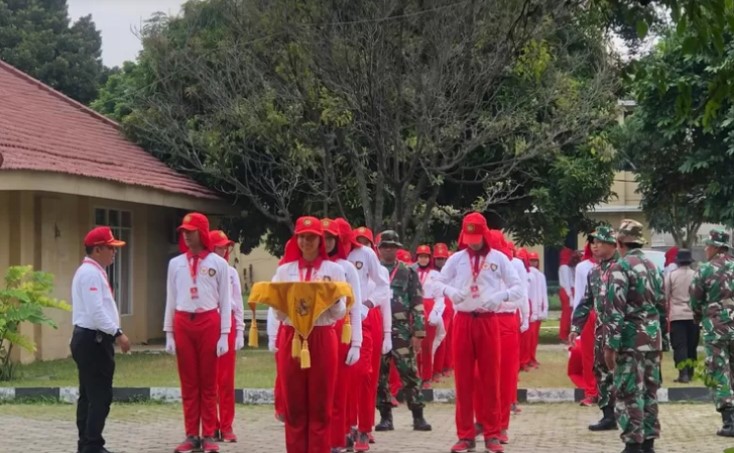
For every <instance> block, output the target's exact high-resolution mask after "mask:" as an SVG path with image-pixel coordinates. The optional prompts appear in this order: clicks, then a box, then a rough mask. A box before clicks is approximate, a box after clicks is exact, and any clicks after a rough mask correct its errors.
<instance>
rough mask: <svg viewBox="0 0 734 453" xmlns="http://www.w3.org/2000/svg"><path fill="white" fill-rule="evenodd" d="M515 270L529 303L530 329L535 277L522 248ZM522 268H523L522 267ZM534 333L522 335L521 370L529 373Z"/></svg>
mask: <svg viewBox="0 0 734 453" xmlns="http://www.w3.org/2000/svg"><path fill="white" fill-rule="evenodd" d="M513 264H515V270H516V271H517V274H518V276H520V279H521V280H522V281H523V283H524V286H525V288H524V289H525V291H526V295H527V302H528V313H529V315H528V318H527V321H528V327H529V326H530V324H531V320H532V319H533V318H534V317H535V299H537V297H536V294H535V275H533V273H532V272H530V261H529V258H528V251H527V249H525V248H520V249H518V250H517V252H516V256H515V259H514V260H513ZM521 266H522V267H521ZM532 335H533V334H532V332H531V331H530V329H529V328H527V329H525V330H523V331H522V333H521V334H520V370H521V371H529V370H530V368H531V367H530V365H531V363H530V362H531V355H532V353H531V349H532V343H533V342H532Z"/></svg>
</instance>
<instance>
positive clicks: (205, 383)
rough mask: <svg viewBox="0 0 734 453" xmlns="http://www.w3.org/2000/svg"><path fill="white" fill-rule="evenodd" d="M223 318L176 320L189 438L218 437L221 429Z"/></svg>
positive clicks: (209, 314)
mask: <svg viewBox="0 0 734 453" xmlns="http://www.w3.org/2000/svg"><path fill="white" fill-rule="evenodd" d="M220 323H221V321H220V317H219V313H218V312H217V311H216V310H210V311H206V312H203V313H188V312H182V311H177V312H176V316H175V317H174V318H173V335H174V339H175V341H176V363H177V365H178V377H179V379H180V380H181V399H182V400H183V411H184V425H185V428H186V436H204V437H212V436H214V431H215V430H216V429H217V342H218V341H219V335H220V330H219V326H220Z"/></svg>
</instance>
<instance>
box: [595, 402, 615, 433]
mask: <svg viewBox="0 0 734 453" xmlns="http://www.w3.org/2000/svg"><path fill="white" fill-rule="evenodd" d="M602 412H603V414H604V416H603V417H602V419H601V420H599V422H598V423H596V424H594V425H589V431H613V430H616V429H617V420H616V419H615V418H614V407H612V405H611V404H610V405H608V406H604V407H603V408H602Z"/></svg>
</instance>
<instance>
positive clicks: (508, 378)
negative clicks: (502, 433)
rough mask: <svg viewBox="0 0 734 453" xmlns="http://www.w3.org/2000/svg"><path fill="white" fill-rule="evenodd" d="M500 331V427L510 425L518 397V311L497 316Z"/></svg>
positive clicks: (504, 427)
mask: <svg viewBox="0 0 734 453" xmlns="http://www.w3.org/2000/svg"><path fill="white" fill-rule="evenodd" d="M497 322H498V327H499V331H500V345H501V347H502V353H501V356H500V369H499V373H500V393H501V396H500V402H501V407H500V429H504V430H506V429H508V428H509V426H510V412H511V409H512V404H513V403H514V402H515V399H516V397H517V377H518V376H517V375H518V373H519V372H520V354H519V352H520V348H519V346H520V345H519V343H520V319H519V315H518V314H517V313H507V314H504V313H503V314H500V315H498V316H497Z"/></svg>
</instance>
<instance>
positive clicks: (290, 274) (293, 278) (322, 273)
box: [273, 261, 347, 326]
mask: <svg viewBox="0 0 734 453" xmlns="http://www.w3.org/2000/svg"><path fill="white" fill-rule="evenodd" d="M346 280H347V278H346V274H345V272H344V269H343V268H342V267H341V266H340V265H338V264H336V263H332V262H331V261H323V262H322V263H321V265H320V266H319V267H318V268H313V270H312V274H311V280H310V281H312V282H318V281H333V282H345V281H346ZM273 281H274V282H299V281H301V274H300V272H299V269H298V261H292V262H290V263H285V264H281V265H280V266H278V269H277V270H276V271H275V276H274V277H273ZM274 311H275V316H276V318H277V319H278V320H279V321H282V322H284V323H285V324H286V325H291V322H290V320H289V319H288V317H287V316H286V314H285V313H282V312H280V311H278V310H274ZM346 314H347V304H346V301H345V299H344V298H343V297H341V298H339V301H338V302H337V303H336V304H334V305H333V306H332V307H331V308H329V309H328V310H326V311H325V312H324V313H322V314H321V316H319V317H318V318H316V320H315V321H314V325H315V326H333V325H334V323H336V322H337V321H338V320H340V319H342V318H344V316H345V315H346Z"/></svg>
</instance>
